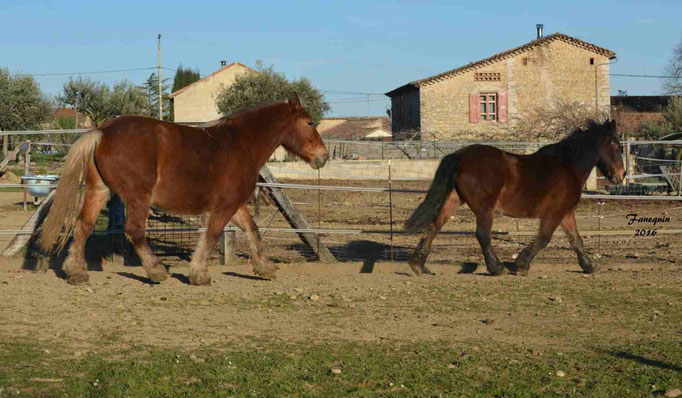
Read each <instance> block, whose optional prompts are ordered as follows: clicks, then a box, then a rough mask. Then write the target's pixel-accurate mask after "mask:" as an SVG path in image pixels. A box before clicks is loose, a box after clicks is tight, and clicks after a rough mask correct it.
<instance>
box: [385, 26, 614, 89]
mask: <svg viewBox="0 0 682 398" xmlns="http://www.w3.org/2000/svg"><path fill="white" fill-rule="evenodd" d="M555 40H561V41H563V42H566V43H569V44H572V45H574V46H577V47H580V48H583V49H585V50H588V51H592V52H594V53H596V54H599V55H603V56H605V57H608V58H609V59H611V58H614V57H615V56H616V53H615V52H613V51H611V50H608V49H606V48H603V47H599V46H596V45H594V44H592V43H588V42H586V41H582V40H580V39H576V38H575V37H571V36H568V35H565V34H563V33H553V34H551V35H547V36H544V37H541V38H539V39H535V40H533V41H530V42H528V43H526V44H524V45H522V46H519V47H516V48H512V49H511V50H507V51H503V52H501V53H497V54H495V55H493V56H491V57H488V58H485V59H482V60H480V61H476V62H471V63H469V64H468V65H464V66H461V67H459V68H455V69H452V70H449V71H447V72H443V73H439V74H437V75H434V76H431V77H427V78H425V79H420V80H415V81H413V82H410V83H407V84H405V85H403V86H400V87H398V88H396V89H395V90H391V91H389V92H388V93H386V95H388V96H389V97H390V96H391V95H392V94H393V93H394V92H396V91H398V90H401V89H404V88H408V87H421V86H425V85H428V84H431V83H435V82H438V81H441V80H444V79H447V78H449V77H452V76H454V75H457V74H460V73H462V72H467V71H470V70H472V69H476V68H479V67H481V66H485V65H489V64H492V63H495V62H498V61H501V60H503V59H506V58H509V57H513V56H515V55H518V54H520V53H523V52H526V51H528V50H530V49H532V48H535V47H537V46H541V45H545V44H547V43H549V42H552V41H555Z"/></svg>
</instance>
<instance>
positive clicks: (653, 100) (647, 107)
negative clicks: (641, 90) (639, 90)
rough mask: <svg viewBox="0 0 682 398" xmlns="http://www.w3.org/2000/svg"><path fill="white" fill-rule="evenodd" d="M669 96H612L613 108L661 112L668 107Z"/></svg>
mask: <svg viewBox="0 0 682 398" xmlns="http://www.w3.org/2000/svg"><path fill="white" fill-rule="evenodd" d="M668 101H670V96H667V95H612V96H611V106H613V107H616V108H621V107H622V108H627V109H631V110H633V111H635V112H661V111H662V110H663V108H665V107H666V106H668Z"/></svg>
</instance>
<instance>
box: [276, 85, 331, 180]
mask: <svg viewBox="0 0 682 398" xmlns="http://www.w3.org/2000/svg"><path fill="white" fill-rule="evenodd" d="M287 102H288V103H289V106H291V110H292V115H293V121H292V122H291V123H290V124H289V125H288V127H287V130H286V131H285V132H284V138H283V140H282V145H283V146H284V148H286V150H287V151H289V152H292V153H294V154H295V155H298V156H300V157H301V158H303V159H304V160H305V161H306V162H308V164H310V167H312V168H313V169H319V168H321V167H323V166H324V165H325V164H326V163H327V160H329V152H327V147H326V146H325V145H324V142H323V141H322V137H320V134H319V133H318V132H317V129H316V128H315V123H314V122H313V119H312V118H311V117H310V115H308V112H306V110H305V109H304V108H303V105H301V100H300V99H299V98H298V94H296V93H293V94H292V95H291V98H289V101H287Z"/></svg>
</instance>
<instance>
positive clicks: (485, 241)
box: [476, 210, 507, 276]
mask: <svg viewBox="0 0 682 398" xmlns="http://www.w3.org/2000/svg"><path fill="white" fill-rule="evenodd" d="M492 227H493V212H492V210H489V211H486V212H480V213H477V214H476V239H478V244H479V245H481V250H482V251H483V258H484V259H485V265H486V267H487V268H488V272H490V275H495V276H497V275H502V274H504V273H505V272H507V269H506V268H504V265H502V263H500V260H499V259H498V258H497V254H495V250H494V249H493V246H492V243H491V240H492V239H491V236H492Z"/></svg>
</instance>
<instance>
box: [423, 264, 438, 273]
mask: <svg viewBox="0 0 682 398" xmlns="http://www.w3.org/2000/svg"><path fill="white" fill-rule="evenodd" d="M422 273H423V274H424V275H436V273H435V272H433V271H431V270H430V269H428V268H426V267H423V266H422Z"/></svg>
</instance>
